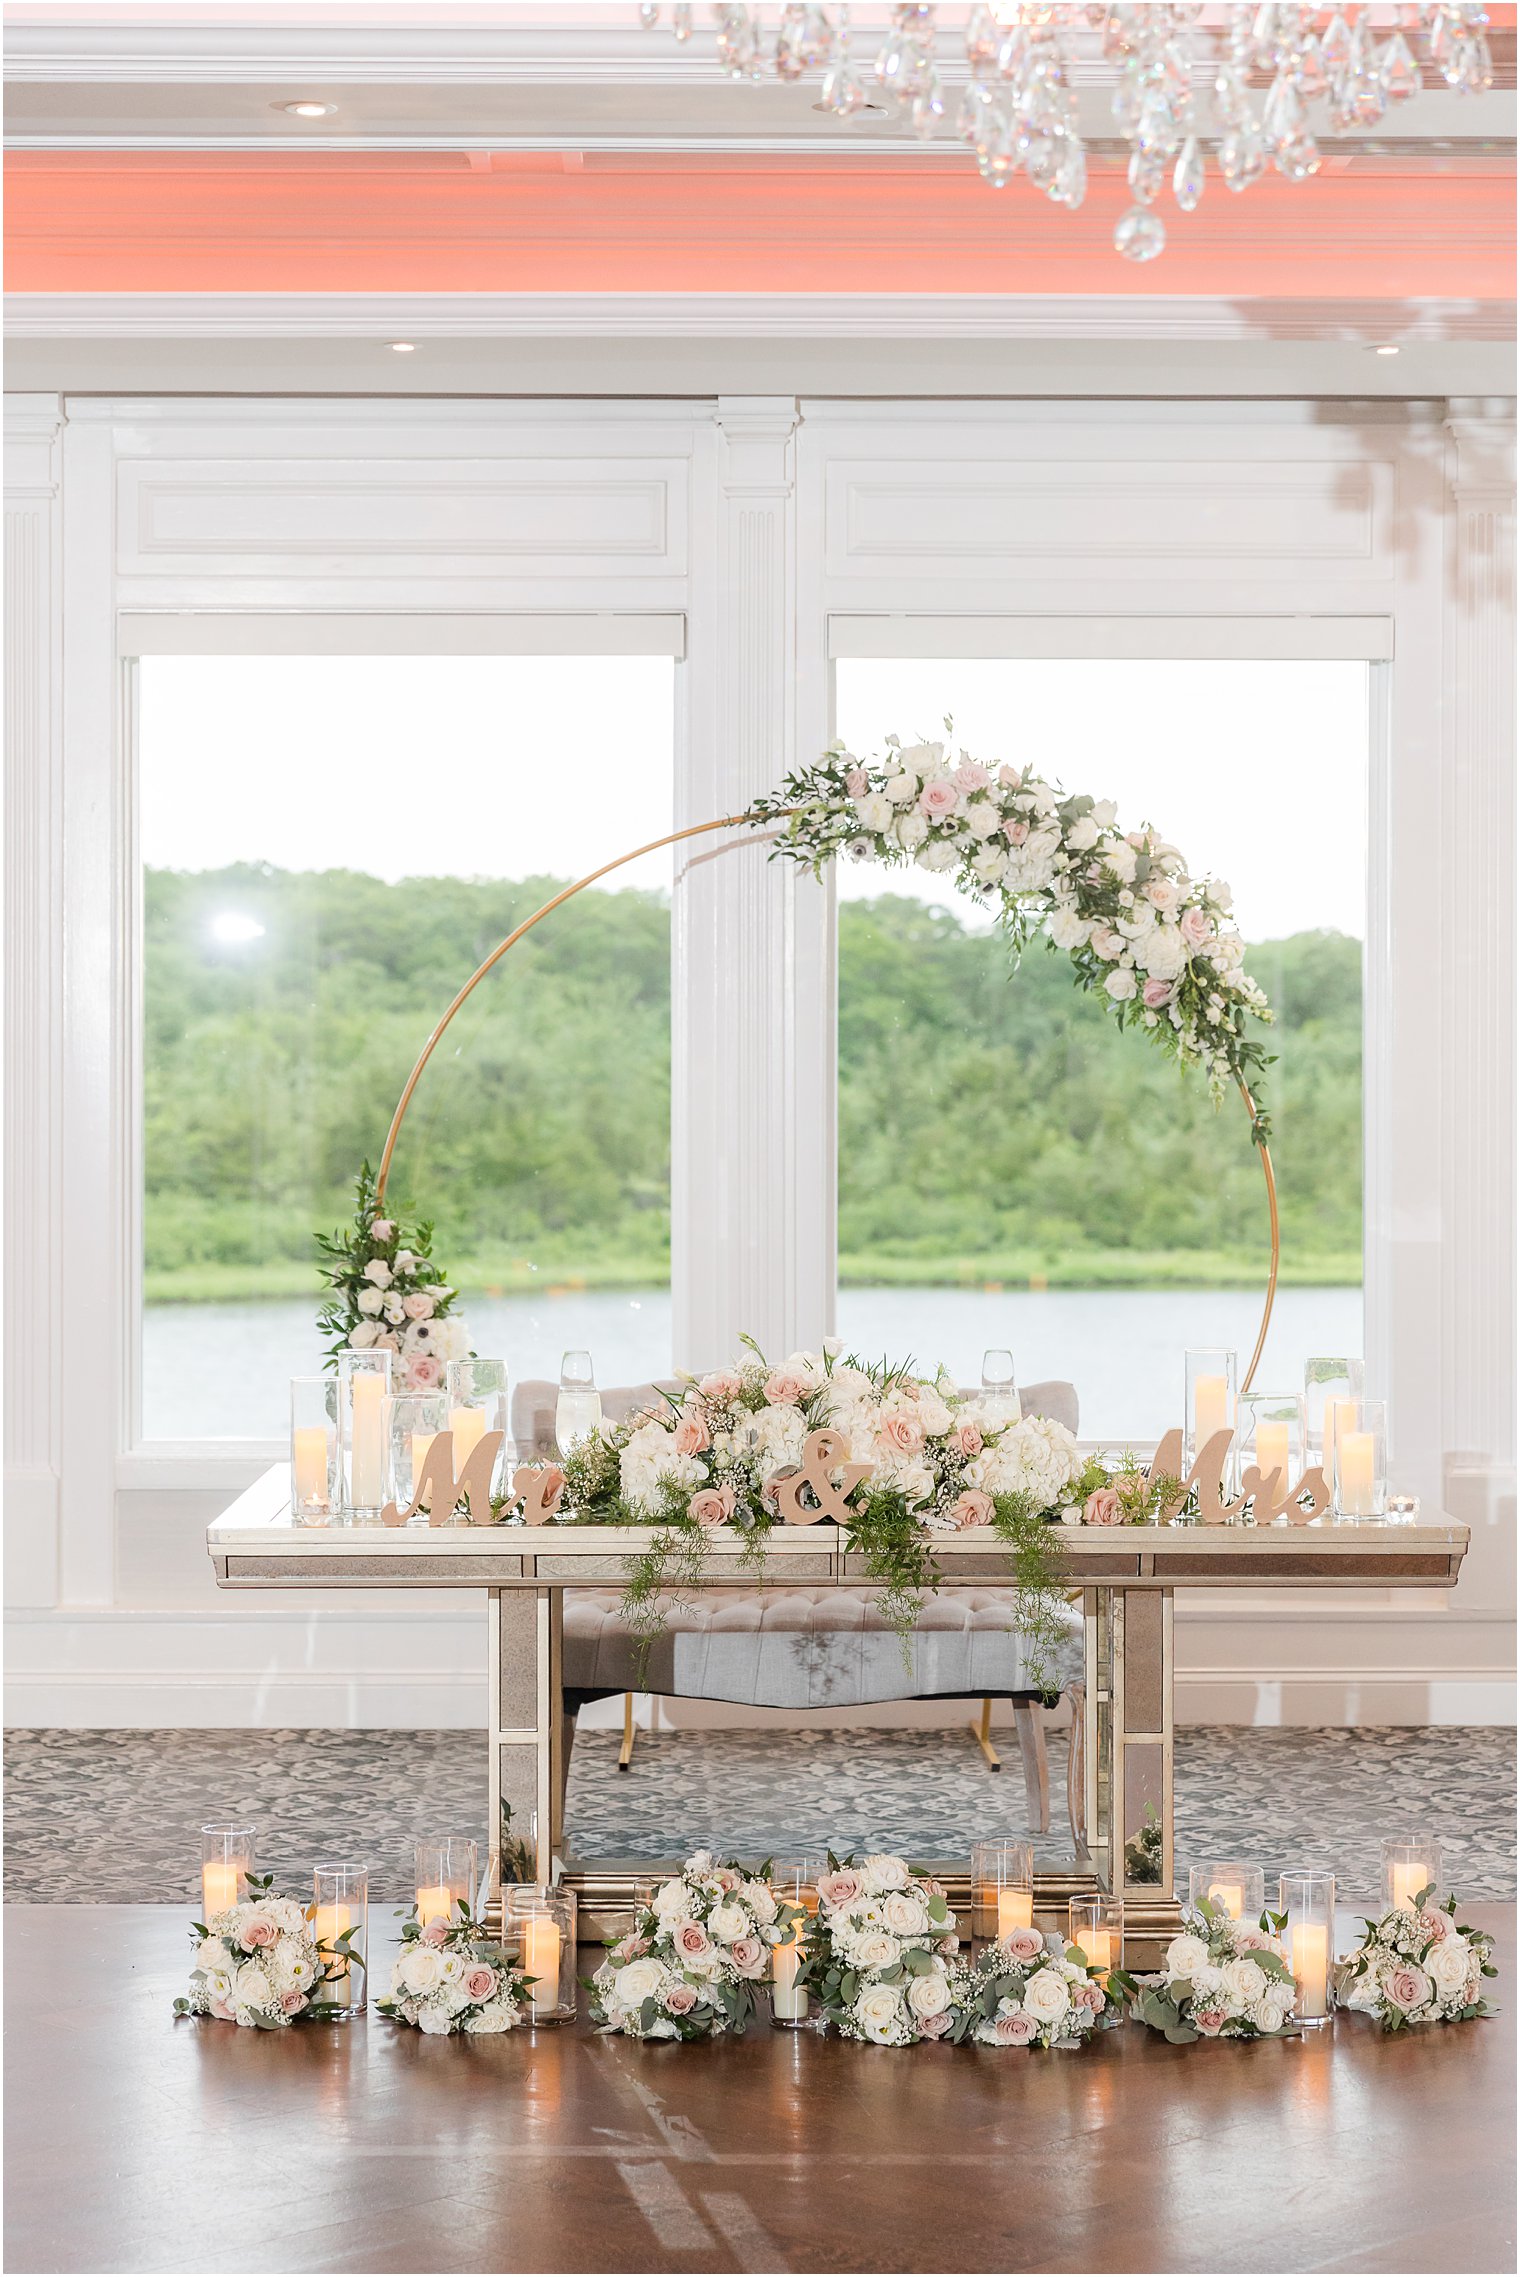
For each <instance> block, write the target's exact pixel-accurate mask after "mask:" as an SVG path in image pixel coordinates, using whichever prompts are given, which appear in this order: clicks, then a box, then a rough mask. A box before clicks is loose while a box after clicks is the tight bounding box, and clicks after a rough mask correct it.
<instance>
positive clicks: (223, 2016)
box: [207, 2000, 237, 2024]
mask: <svg viewBox="0 0 1520 2277" xmlns="http://www.w3.org/2000/svg"><path fill="white" fill-rule="evenodd" d="M207 2013H208V2015H211V2016H215V2017H217V2018H219V2019H220V2021H221V2022H222V2023H223V2024H235V2023H236V2022H237V2016H236V2014H235V2013H234V2011H233V2010H232V2009H230V2008H229V2007H228V2006H227V2003H226V2001H225V2000H213V2001H209V2002H208V2003H207Z"/></svg>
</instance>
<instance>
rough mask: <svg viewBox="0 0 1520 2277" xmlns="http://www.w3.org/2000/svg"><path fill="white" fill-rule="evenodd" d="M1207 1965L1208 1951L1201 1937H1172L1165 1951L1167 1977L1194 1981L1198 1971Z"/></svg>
mask: <svg viewBox="0 0 1520 2277" xmlns="http://www.w3.org/2000/svg"><path fill="white" fill-rule="evenodd" d="M1208 1964H1209V1949H1208V1947H1207V1945H1205V1943H1204V1941H1203V1939H1202V1938H1201V1937H1193V1936H1190V1935H1183V1936H1181V1937H1174V1938H1173V1939H1172V1941H1171V1943H1170V1945H1168V1947H1167V1949H1166V1973H1167V1975H1168V1976H1169V1977H1187V1978H1189V1979H1194V1980H1196V1978H1197V1974H1198V1971H1199V1970H1200V1969H1205V1968H1207V1967H1208Z"/></svg>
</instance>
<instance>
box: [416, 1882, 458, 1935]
mask: <svg viewBox="0 0 1520 2277" xmlns="http://www.w3.org/2000/svg"><path fill="white" fill-rule="evenodd" d="M453 1915H454V1893H453V1891H452V1890H451V1889H450V1888H449V1886H448V1884H447V1883H446V1882H438V1883H435V1884H434V1885H433V1886H432V1887H431V1888H429V1889H425V1890H419V1891H418V1892H417V1919H418V1921H419V1923H420V1924H421V1926H422V1927H423V1928H424V1929H426V1927H427V1925H428V1923H429V1922H430V1921H450V1920H452V1919H453Z"/></svg>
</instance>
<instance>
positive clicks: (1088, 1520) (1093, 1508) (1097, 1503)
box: [1082, 1486, 1124, 1526]
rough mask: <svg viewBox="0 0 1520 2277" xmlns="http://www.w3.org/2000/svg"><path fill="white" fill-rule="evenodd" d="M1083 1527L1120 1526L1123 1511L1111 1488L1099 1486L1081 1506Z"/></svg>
mask: <svg viewBox="0 0 1520 2277" xmlns="http://www.w3.org/2000/svg"><path fill="white" fill-rule="evenodd" d="M1082 1523H1083V1525H1084V1526H1122V1525H1123V1524H1124V1511H1123V1507H1122V1505H1121V1504H1120V1501H1119V1497H1118V1495H1117V1494H1116V1493H1115V1492H1114V1489H1113V1488H1112V1487H1111V1486H1100V1487H1099V1488H1098V1491H1097V1493H1096V1494H1090V1495H1089V1496H1088V1497H1087V1500H1086V1501H1085V1502H1084V1503H1083V1505H1082Z"/></svg>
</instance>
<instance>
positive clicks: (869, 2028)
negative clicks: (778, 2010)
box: [797, 1850, 960, 2048]
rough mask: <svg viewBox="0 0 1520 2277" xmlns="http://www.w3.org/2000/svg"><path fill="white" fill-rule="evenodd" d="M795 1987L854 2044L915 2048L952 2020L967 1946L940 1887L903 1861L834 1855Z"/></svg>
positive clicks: (941, 2034) (881, 1854)
mask: <svg viewBox="0 0 1520 2277" xmlns="http://www.w3.org/2000/svg"><path fill="white" fill-rule="evenodd" d="M828 1860H829V1870H828V1872H827V1873H826V1874H823V1875H820V1877H819V1881H818V1911H817V1913H816V1914H815V1915H814V1917H813V1920H812V1922H811V1923H810V1924H809V1928H808V1932H807V1939H806V1947H805V1950H806V1959H805V1961H804V1963H803V1967H802V1970H801V1972H800V1974H799V1976H798V1979H797V1982H798V1984H799V1985H800V1986H803V1987H805V1988H806V1990H807V1991H808V1992H810V1993H812V1994H813V1995H814V1996H815V1997H816V1999H817V2001H818V2004H819V2007H820V2009H821V2010H822V2013H823V2018H824V2022H825V2023H826V2024H828V2025H832V2026H833V2028H834V2030H835V2031H836V2032H839V2033H841V2034H842V2035H843V2036H844V2038H845V2039H847V2040H870V2041H872V2042H873V2043H874V2044H875V2045H876V2046H877V2047H880V2048H908V2047H911V2046H912V2045H913V2044H914V2042H915V2041H917V2040H940V2039H944V2038H945V2037H946V2036H947V2035H948V2034H949V2033H950V2031H951V2030H952V2027H953V2025H954V2022H955V2011H954V2006H953V1992H952V1978H951V1964H952V1962H953V1958H954V1955H955V1954H956V1952H957V1951H958V1950H959V1948H960V1939H959V1938H958V1937H957V1935H956V1933H955V1915H954V1914H953V1913H952V1912H951V1911H950V1909H949V1907H948V1905H947V1904H946V1903H945V1893H944V1890H943V1889H942V1888H941V1887H940V1884H939V1883H938V1882H935V1881H931V1880H930V1879H929V1877H928V1876H927V1875H925V1874H915V1873H913V1872H912V1870H911V1868H910V1867H909V1866H908V1864H907V1862H906V1861H905V1860H904V1859H902V1858H897V1857H894V1856H893V1855H892V1854H891V1853H890V1852H888V1851H880V1850H879V1851H873V1852H872V1853H871V1854H870V1855H869V1856H868V1857H865V1858H862V1859H861V1860H860V1862H859V1864H858V1865H857V1863H856V1861H855V1859H854V1858H853V1857H848V1858H836V1857H835V1856H834V1854H833V1852H832V1851H830V1852H829V1854H828Z"/></svg>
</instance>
